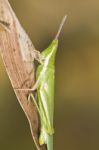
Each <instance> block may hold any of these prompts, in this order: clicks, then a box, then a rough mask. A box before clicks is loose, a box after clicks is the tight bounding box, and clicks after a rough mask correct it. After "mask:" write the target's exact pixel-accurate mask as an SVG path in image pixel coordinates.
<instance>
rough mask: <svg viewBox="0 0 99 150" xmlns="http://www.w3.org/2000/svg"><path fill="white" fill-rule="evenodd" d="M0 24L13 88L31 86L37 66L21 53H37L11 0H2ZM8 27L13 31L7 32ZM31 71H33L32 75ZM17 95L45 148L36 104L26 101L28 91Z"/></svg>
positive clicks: (1, 49) (3, 53)
mask: <svg viewBox="0 0 99 150" xmlns="http://www.w3.org/2000/svg"><path fill="white" fill-rule="evenodd" d="M0 24H1V26H0V31H1V32H0V52H1V56H2V59H3V62H4V65H5V68H6V71H7V73H8V76H9V79H10V81H11V84H12V87H14V88H17V87H21V86H22V85H23V83H25V84H24V88H29V87H31V85H33V84H34V70H35V69H34V65H33V62H30V63H26V62H24V61H23V56H22V55H24V56H25V57H26V58H30V57H31V51H32V52H33V53H34V46H33V44H32V42H31V40H30V39H29V37H28V35H27V34H26V32H25V31H24V30H23V28H22V27H21V25H20V23H19V21H18V19H17V17H16V15H15V14H14V12H13V10H12V8H11V6H10V4H9V2H8V0H0ZM9 27H10V32H6V31H7V30H8V29H9ZM3 28H4V30H3ZM2 31H3V32H2ZM19 35H20V36H19ZM27 41H28V42H27ZM22 52H23V54H22ZM34 55H35V54H34ZM30 72H32V73H31V74H30ZM25 81H26V82H25ZM27 82H28V83H27ZM15 94H16V96H17V99H18V101H19V103H20V105H21V107H22V109H23V111H24V113H25V115H26V117H27V119H28V121H29V125H30V129H31V133H32V137H33V139H34V141H35V144H36V147H37V149H39V150H45V149H46V146H45V145H43V146H42V147H41V146H40V145H39V143H38V136H39V135H38V133H39V117H38V113H37V109H36V107H35V105H34V103H33V102H30V103H28V101H27V95H28V94H29V93H28V91H27V92H23V91H17V90H15Z"/></svg>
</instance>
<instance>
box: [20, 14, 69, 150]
mask: <svg viewBox="0 0 99 150" xmlns="http://www.w3.org/2000/svg"><path fill="white" fill-rule="evenodd" d="M66 17H67V16H65V17H64V18H63V20H62V22H61V24H60V27H59V30H58V33H57V35H56V37H55V38H54V40H53V41H52V43H51V44H50V45H49V46H48V48H47V49H45V50H44V51H43V52H42V53H41V54H40V60H39V62H41V63H40V64H39V65H38V67H37V71H36V83H35V85H34V86H33V88H31V89H20V90H28V91H31V93H30V94H29V96H28V100H30V99H31V98H32V100H33V101H34V103H35V105H36V108H37V110H38V112H39V115H40V123H41V127H40V136H39V144H40V145H43V144H46V145H47V149H48V150H53V134H54V128H53V114H54V78H55V77H54V74H55V56H56V52H57V48H58V37H59V34H60V31H61V29H62V27H63V24H64V22H65V20H66ZM35 90H37V101H36V99H35V97H34V94H33V93H32V92H33V91H35Z"/></svg>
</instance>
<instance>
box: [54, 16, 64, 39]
mask: <svg viewBox="0 0 99 150" xmlns="http://www.w3.org/2000/svg"><path fill="white" fill-rule="evenodd" d="M66 19H67V15H65V16H64V17H63V19H62V21H61V24H60V26H59V29H58V32H57V34H56V36H55V40H57V39H58V37H59V35H60V33H61V30H62V28H63V25H64V23H65V21H66Z"/></svg>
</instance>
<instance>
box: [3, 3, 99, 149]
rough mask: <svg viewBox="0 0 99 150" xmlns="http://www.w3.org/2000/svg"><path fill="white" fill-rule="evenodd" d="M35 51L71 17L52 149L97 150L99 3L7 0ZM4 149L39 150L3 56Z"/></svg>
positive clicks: (59, 71) (63, 41)
mask: <svg viewBox="0 0 99 150" xmlns="http://www.w3.org/2000/svg"><path fill="white" fill-rule="evenodd" d="M9 1H10V3H11V5H12V7H13V9H14V11H15V12H16V14H17V16H18V18H19V20H20V22H21V24H22V25H23V27H24V28H25V30H26V31H27V33H28V34H29V36H30V37H31V39H32V41H33V43H34V45H35V47H36V49H38V50H43V49H44V48H46V47H47V46H48V44H49V43H50V41H51V40H52V39H53V37H54V36H55V34H56V32H57V29H58V26H59V23H60V21H61V19H62V17H63V16H64V14H67V15H68V18H67V22H66V24H65V26H64V28H63V30H62V33H61V36H60V39H59V50H58V53H57V60H56V86H55V87H56V88H55V131H56V132H55V138H54V143H55V144H54V147H55V148H54V150H98V149H99V1H98V0H83V1H82V0H76V1H73V0H67V1H66V0H58V1H57V0H41V1H38V0H21V1H18V0H9ZM0 149H2V150H33V149H34V150H35V148H34V145H33V141H32V137H31V134H30V130H29V126H28V123H27V120H26V118H25V115H24V113H23V111H22V109H21V107H20V105H19V103H18V101H17V99H16V97H15V94H14V92H13V89H12V87H11V84H10V82H9V79H8V76H7V74H6V72H5V68H4V66H3V62H2V60H1V57H0Z"/></svg>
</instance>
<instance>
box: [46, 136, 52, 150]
mask: <svg viewBox="0 0 99 150" xmlns="http://www.w3.org/2000/svg"><path fill="white" fill-rule="evenodd" d="M47 150H53V135H48V134H47Z"/></svg>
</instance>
